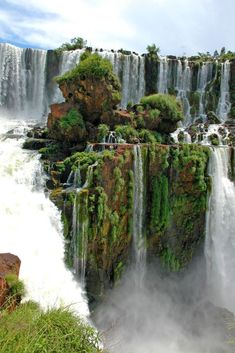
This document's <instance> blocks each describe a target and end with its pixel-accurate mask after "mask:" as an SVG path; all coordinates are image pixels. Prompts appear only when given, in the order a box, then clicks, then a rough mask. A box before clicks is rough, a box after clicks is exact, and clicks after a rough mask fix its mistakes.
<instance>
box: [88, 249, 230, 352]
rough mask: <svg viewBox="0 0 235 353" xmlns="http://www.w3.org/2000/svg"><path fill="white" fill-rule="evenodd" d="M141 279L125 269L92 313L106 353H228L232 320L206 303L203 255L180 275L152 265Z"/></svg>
mask: <svg viewBox="0 0 235 353" xmlns="http://www.w3.org/2000/svg"><path fill="white" fill-rule="evenodd" d="M141 276H142V275H141ZM141 276H140V274H139V273H138V272H137V268H135V267H132V268H130V269H129V270H128V271H127V272H126V273H125V275H124V277H123V279H122V282H121V283H119V284H118V285H117V286H116V288H114V289H112V290H111V291H110V292H109V293H107V295H106V299H105V300H104V302H103V303H102V304H101V305H100V306H99V307H98V309H97V310H96V311H95V314H94V317H93V319H94V321H95V323H96V325H97V327H98V329H99V330H100V331H101V332H103V342H104V345H105V347H106V348H107V349H108V350H109V352H110V353H212V352H213V353H217V352H218V353H224V352H232V351H233V348H234V347H233V346H231V345H230V344H229V343H228V341H229V336H230V335H231V333H230V332H229V330H228V323H229V322H230V323H231V321H232V320H233V315H232V314H231V313H230V312H229V311H227V310H226V309H222V308H217V307H215V306H214V305H213V304H212V302H211V298H209V297H208V295H207V293H206V292H207V291H206V270H205V260H204V258H203V255H202V254H201V255H199V256H197V258H196V259H195V261H194V262H193V264H192V265H191V266H190V268H187V269H186V271H184V272H182V273H179V274H173V275H172V274H169V273H167V272H166V271H164V270H163V269H162V268H161V265H160V264H159V263H158V262H152V263H151V264H148V265H147V269H146V273H145V276H144V278H143V279H141V280H140V278H141Z"/></svg>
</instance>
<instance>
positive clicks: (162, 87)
mask: <svg viewBox="0 0 235 353" xmlns="http://www.w3.org/2000/svg"><path fill="white" fill-rule="evenodd" d="M157 91H158V93H168V59H167V58H166V57H162V58H160V62H159V76H158V82H157Z"/></svg>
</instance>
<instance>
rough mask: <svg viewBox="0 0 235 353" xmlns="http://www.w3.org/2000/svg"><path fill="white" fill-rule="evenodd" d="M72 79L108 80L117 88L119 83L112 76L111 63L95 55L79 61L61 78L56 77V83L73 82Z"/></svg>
mask: <svg viewBox="0 0 235 353" xmlns="http://www.w3.org/2000/svg"><path fill="white" fill-rule="evenodd" d="M74 78H80V79H82V80H83V79H86V78H91V79H92V78H93V79H102V78H108V79H112V80H114V81H115V83H116V85H118V88H119V83H118V81H117V79H116V78H115V76H114V74H113V67H112V64H111V62H110V61H109V60H108V59H104V58H102V57H101V56H100V55H98V54H96V53H95V54H91V55H88V56H87V57H86V58H85V59H83V60H82V61H80V63H79V64H78V65H77V66H75V68H74V69H72V70H71V71H69V72H67V73H65V74H64V75H63V76H60V77H57V78H56V82H57V83H61V82H63V81H66V80H73V79H74Z"/></svg>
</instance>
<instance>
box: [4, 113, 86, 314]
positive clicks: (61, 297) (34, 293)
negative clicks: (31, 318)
mask: <svg viewBox="0 0 235 353" xmlns="http://www.w3.org/2000/svg"><path fill="white" fill-rule="evenodd" d="M0 122H1V124H0V133H4V132H6V131H7V130H10V129H11V130H12V129H14V134H15V135H16V136H15V137H18V139H17V138H15V139H13V138H7V135H1V138H0V192H1V202H0V224H1V242H0V252H11V253H13V254H15V255H17V256H19V258H20V259H21V268H20V278H21V279H22V280H23V281H24V283H25V286H26V290H27V297H26V299H27V300H34V301H37V302H38V303H39V304H40V305H41V306H42V307H43V308H44V309H47V308H49V307H50V308H52V307H59V306H66V307H71V309H72V310H74V311H75V312H77V313H79V314H81V315H82V316H87V315H88V306H87V303H86V300H85V299H84V298H83V294H82V289H81V286H80V285H79V283H77V282H75V280H74V279H73V275H72V273H71V272H70V271H68V270H67V269H66V266H65V264H64V242H63V229H62V223H61V217H60V216H61V215H60V212H59V211H58V209H57V208H56V206H55V205H54V204H53V203H52V202H51V201H50V200H49V198H48V197H46V196H45V194H44V182H45V176H44V173H43V168H42V166H41V163H40V161H39V158H40V156H39V154H37V153H35V152H34V153H32V152H29V151H25V150H23V149H22V144H23V142H24V138H20V139H19V135H22V134H24V127H27V126H26V125H22V128H21V129H19V128H18V129H15V125H14V124H13V122H12V121H11V122H10V121H7V122H5V121H3V120H2V119H1V121H0ZM4 129H5V131H4ZM12 135H13V132H12V131H11V136H12Z"/></svg>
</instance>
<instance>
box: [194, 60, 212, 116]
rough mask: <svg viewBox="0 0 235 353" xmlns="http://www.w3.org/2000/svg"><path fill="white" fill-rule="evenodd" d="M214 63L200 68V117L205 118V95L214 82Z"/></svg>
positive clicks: (198, 83)
mask: <svg viewBox="0 0 235 353" xmlns="http://www.w3.org/2000/svg"><path fill="white" fill-rule="evenodd" d="M212 72H213V63H210V62H208V63H207V62H205V63H203V64H202V65H201V66H200V69H199V70H198V77H197V92H198V93H199V95H200V101H199V116H200V117H201V118H205V104H206V102H205V93H206V87H207V85H208V84H209V83H210V82H211V80H212V78H213V77H212Z"/></svg>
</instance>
